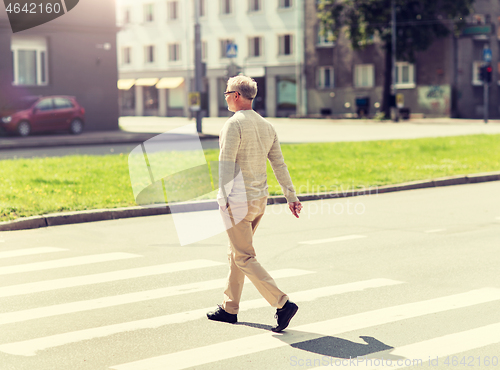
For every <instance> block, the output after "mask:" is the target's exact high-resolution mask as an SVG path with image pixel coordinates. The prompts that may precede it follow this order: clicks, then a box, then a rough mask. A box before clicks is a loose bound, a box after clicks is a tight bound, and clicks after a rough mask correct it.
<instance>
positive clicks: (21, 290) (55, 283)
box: [0, 260, 226, 298]
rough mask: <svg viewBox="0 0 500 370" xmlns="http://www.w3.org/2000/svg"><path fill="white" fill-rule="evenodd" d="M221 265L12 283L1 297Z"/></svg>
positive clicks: (173, 266)
mask: <svg viewBox="0 0 500 370" xmlns="http://www.w3.org/2000/svg"><path fill="white" fill-rule="evenodd" d="M220 265H226V264H225V263H221V262H215V261H209V260H192V261H185V262H174V263H166V264H163V265H157V266H147V267H137V268H132V269H127V270H119V271H112V272H103V273H100V274H93V275H84V276H76V277H71V278H64V279H54V280H45V281H37V282H33V283H26V284H19V285H10V286H6V287H0V298H1V297H11V296H16V295H23V294H31V293H39V292H45V291H49V290H56V289H63V288H74V287H77V286H85V285H91V284H99V283H109V282H112V281H119V280H126V279H133V278H138V277H145V276H153V275H161V274H168V273H174V272H179V271H187V270H194V269H199V268H204V267H213V266H220Z"/></svg>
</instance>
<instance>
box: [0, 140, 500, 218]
mask: <svg viewBox="0 0 500 370" xmlns="http://www.w3.org/2000/svg"><path fill="white" fill-rule="evenodd" d="M282 150H283V154H284V156H285V160H286V163H287V165H288V168H289V171H290V174H291V176H292V179H293V182H294V185H295V187H296V189H297V192H298V193H299V194H304V193H318V192H327V191H345V190H348V189H363V188H370V187H373V186H381V185H388V184H396V183H402V182H407V181H413V180H422V179H432V178H437V177H444V176H451V175H460V174H473V173H479V172H489V171H499V170H500V135H473V136H457V137H448V138H427V139H416V140H387V141H370V142H349V143H321V144H317V143H313V144H293V145H282ZM182 156H185V155H184V154H183V155H182ZM205 157H206V159H207V160H208V161H217V159H218V150H214V149H211V150H206V151H205ZM268 182H269V190H270V193H271V195H278V194H282V192H281V188H280V187H279V185H278V183H277V181H276V179H275V178H274V175H273V174H272V170H271V168H270V166H269V165H268ZM135 205H136V203H135V199H134V195H133V191H132V187H131V181H130V177H129V168H128V156H127V155H123V154H120V155H106V156H67V157H60V158H36V159H15V160H3V161H0V221H7V220H13V219H16V218H19V217H28V216H33V215H41V214H46V213H53V212H62V211H77V210H88V209H101V208H117V207H126V206H135Z"/></svg>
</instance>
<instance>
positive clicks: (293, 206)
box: [288, 201, 302, 218]
mask: <svg viewBox="0 0 500 370" xmlns="http://www.w3.org/2000/svg"><path fill="white" fill-rule="evenodd" d="M288 208H290V211H291V212H292V214H293V215H294V216H295V217H297V218H299V213H300V210H301V209H302V203H300V202H299V201H297V202H293V203H288Z"/></svg>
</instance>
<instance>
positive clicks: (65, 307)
mask: <svg viewBox="0 0 500 370" xmlns="http://www.w3.org/2000/svg"><path fill="white" fill-rule="evenodd" d="M272 273H273V274H274V276H275V278H281V277H291V276H301V275H306V274H309V273H311V272H309V271H304V270H293V269H288V270H278V271H273V272H272ZM248 282H249V280H245V283H248ZM225 283H226V279H217V280H209V281H203V282H198V283H192V284H185V285H181V286H173V287H167V288H160V289H153V290H144V291H141V292H137V293H128V294H121V295H115V296H109V297H102V298H96V299H91V300H87V301H78V302H71V303H64V304H59V305H53V306H46V307H40V308H34V309H30V310H23V311H15V312H7V313H3V314H0V325H5V324H12V323H15V322H21V321H27V320H33V319H40V318H43V317H50V316H56V315H63V314H68V313H74V312H82V311H88V310H95V309H98V308H105V307H112V306H118V305H122V304H129V303H135V302H141V301H146V300H151V299H158V298H166V297H172V296H176V295H181V294H189V293H197V292H201V291H204V290H211V289H217V288H223V287H224V284H225Z"/></svg>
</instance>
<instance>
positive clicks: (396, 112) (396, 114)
mask: <svg viewBox="0 0 500 370" xmlns="http://www.w3.org/2000/svg"><path fill="white" fill-rule="evenodd" d="M391 13H392V14H391V18H392V20H391V36H392V41H391V44H392V45H391V46H392V53H391V54H392V84H391V87H392V89H391V90H392V95H393V96H394V105H395V107H394V108H393V109H394V117H393V120H394V122H398V121H399V109H398V104H397V101H396V95H397V93H398V91H397V89H396V0H392V1H391Z"/></svg>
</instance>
